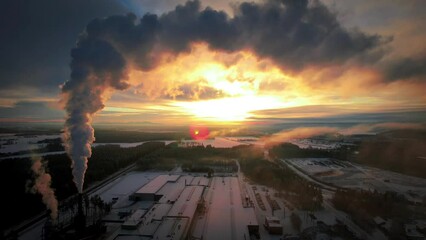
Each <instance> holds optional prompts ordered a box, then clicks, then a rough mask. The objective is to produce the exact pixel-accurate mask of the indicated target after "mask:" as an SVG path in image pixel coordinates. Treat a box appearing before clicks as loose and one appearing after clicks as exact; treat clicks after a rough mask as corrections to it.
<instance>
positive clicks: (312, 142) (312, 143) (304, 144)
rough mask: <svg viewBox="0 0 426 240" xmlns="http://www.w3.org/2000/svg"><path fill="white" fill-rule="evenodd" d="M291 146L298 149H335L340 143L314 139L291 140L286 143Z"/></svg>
mask: <svg viewBox="0 0 426 240" xmlns="http://www.w3.org/2000/svg"><path fill="white" fill-rule="evenodd" d="M288 142H289V143H291V144H294V145H297V146H298V147H299V148H302V149H306V148H314V149H325V150H327V149H336V148H339V147H340V146H341V144H340V143H336V142H330V141H326V140H316V139H309V138H303V139H292V140H289V141H288Z"/></svg>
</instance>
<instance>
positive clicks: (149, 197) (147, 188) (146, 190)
mask: <svg viewBox="0 0 426 240" xmlns="http://www.w3.org/2000/svg"><path fill="white" fill-rule="evenodd" d="M179 177H180V175H160V176H158V177H156V178H155V179H154V180H152V181H151V182H149V183H147V184H146V185H144V186H143V187H141V188H140V189H139V190H137V191H136V192H135V193H134V194H133V195H131V196H130V198H131V200H141V201H158V200H159V199H160V198H161V197H162V196H163V195H162V194H158V191H159V190H160V189H161V188H162V187H163V186H164V185H166V184H167V183H175V182H176V181H177V180H178V179H179Z"/></svg>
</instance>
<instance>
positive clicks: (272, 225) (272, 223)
mask: <svg viewBox="0 0 426 240" xmlns="http://www.w3.org/2000/svg"><path fill="white" fill-rule="evenodd" d="M263 226H265V228H266V230H268V232H269V233H270V234H282V233H283V225H282V224H281V221H280V219H278V218H277V217H274V216H271V217H269V216H266V217H265V223H264V224H263Z"/></svg>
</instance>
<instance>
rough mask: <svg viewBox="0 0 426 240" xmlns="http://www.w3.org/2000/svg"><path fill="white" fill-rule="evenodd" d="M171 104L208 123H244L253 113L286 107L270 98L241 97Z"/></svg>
mask: <svg viewBox="0 0 426 240" xmlns="http://www.w3.org/2000/svg"><path fill="white" fill-rule="evenodd" d="M172 104H173V105H174V106H177V107H181V108H182V109H183V111H185V112H188V113H190V114H192V115H193V116H194V117H195V118H197V119H202V120H210V121H245V120H247V119H248V118H250V117H253V116H254V115H253V113H252V112H253V111H257V110H265V109H274V108H280V107H286V105H288V104H285V103H284V102H282V101H281V100H280V99H279V98H276V97H272V96H243V97H235V98H221V99H212V100H206V101H197V102H174V103H172Z"/></svg>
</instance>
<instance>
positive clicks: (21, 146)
mask: <svg viewBox="0 0 426 240" xmlns="http://www.w3.org/2000/svg"><path fill="white" fill-rule="evenodd" d="M55 138H60V135H28V136H16V135H15V134H1V135H0V153H14V152H19V151H28V150H35V149H39V148H43V147H45V146H46V144H45V143H42V144H38V143H37V142H38V141H41V140H45V139H55Z"/></svg>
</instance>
